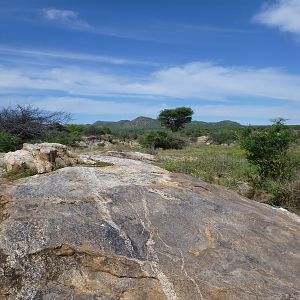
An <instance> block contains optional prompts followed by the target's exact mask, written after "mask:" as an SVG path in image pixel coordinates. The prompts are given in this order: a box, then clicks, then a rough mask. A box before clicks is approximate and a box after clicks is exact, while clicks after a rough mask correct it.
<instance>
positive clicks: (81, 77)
mask: <svg viewBox="0 0 300 300" xmlns="http://www.w3.org/2000/svg"><path fill="white" fill-rule="evenodd" d="M0 88H1V90H0V93H2V94H3V93H6V92H7V91H12V90H19V91H22V90H24V91H30V90H36V91H42V90H46V91H51V90H52V91H59V92H63V93H66V94H68V95H82V96H91V95H95V96H103V95H117V96H120V97H122V96H123V97H124V96H132V95H136V96H151V97H158V98H159V97H163V98H177V99H187V100H188V99H198V100H200V99H204V100H214V101H224V100H232V99H233V98H235V97H243V98H245V99H251V98H254V97H262V98H269V99H279V100H293V101H300V74H289V73H287V72H285V71H283V70H280V69H274V68H265V69H257V68H249V67H235V66H233V67H225V66H221V65H216V64H212V63H201V62H194V63H190V64H186V65H183V66H177V67H168V68H164V69H159V70H158V71H156V72H152V73H151V72H150V73H148V74H147V75H144V76H143V77H142V76H141V77H137V76H132V75H130V74H128V73H124V74H123V73H120V72H119V73H117V72H116V71H111V72H107V71H103V70H102V69H101V68H99V69H97V70H89V69H85V68H78V67H69V66H65V67H61V68H42V69H40V68H37V69H30V68H9V67H0Z"/></svg>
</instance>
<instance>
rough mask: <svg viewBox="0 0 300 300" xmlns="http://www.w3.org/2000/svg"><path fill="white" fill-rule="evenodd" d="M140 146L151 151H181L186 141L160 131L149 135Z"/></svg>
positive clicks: (142, 140)
mask: <svg viewBox="0 0 300 300" xmlns="http://www.w3.org/2000/svg"><path fill="white" fill-rule="evenodd" d="M140 144H141V145H142V146H143V147H145V148H151V149H157V148H162V149H181V148H183V147H184V146H185V141H184V140H183V139H181V138H179V137H177V136H175V135H173V134H170V133H168V132H165V131H160V130H158V131H152V132H149V133H147V134H146V135H145V136H144V137H143V138H142V139H141V141H140Z"/></svg>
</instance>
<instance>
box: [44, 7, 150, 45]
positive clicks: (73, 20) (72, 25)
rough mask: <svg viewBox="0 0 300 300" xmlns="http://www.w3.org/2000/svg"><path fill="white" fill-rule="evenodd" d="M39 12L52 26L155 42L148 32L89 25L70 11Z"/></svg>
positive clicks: (51, 10)
mask: <svg viewBox="0 0 300 300" xmlns="http://www.w3.org/2000/svg"><path fill="white" fill-rule="evenodd" d="M40 12H41V16H42V18H43V19H45V20H46V21H48V22H50V23H52V24H53V25H54V26H60V27H63V28H67V29H71V30H77V31H85V32H89V33H93V34H99V35H106V36H112V37H117V38H126V39H133V40H138V41H156V38H152V37H150V36H149V34H147V33H149V32H144V31H141V30H139V29H134V30H133V29H131V30H126V29H124V28H114V27H108V26H94V25H91V24H89V23H87V22H85V21H83V20H82V19H81V18H80V17H79V13H78V12H76V11H72V10H62V9H56V8H44V9H42V10H41V11H40Z"/></svg>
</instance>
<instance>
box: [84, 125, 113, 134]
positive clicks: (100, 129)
mask: <svg viewBox="0 0 300 300" xmlns="http://www.w3.org/2000/svg"><path fill="white" fill-rule="evenodd" d="M83 134H84V135H86V136H96V137H99V136H101V135H105V134H111V130H110V128H109V127H107V126H97V125H89V126H87V127H86V128H85V130H84V131H83Z"/></svg>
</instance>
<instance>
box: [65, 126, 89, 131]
mask: <svg viewBox="0 0 300 300" xmlns="http://www.w3.org/2000/svg"><path fill="white" fill-rule="evenodd" d="M86 128H87V125H82V124H69V125H66V130H67V131H68V132H76V133H83V132H84V131H85V130H86Z"/></svg>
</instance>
